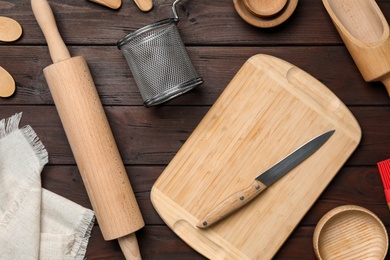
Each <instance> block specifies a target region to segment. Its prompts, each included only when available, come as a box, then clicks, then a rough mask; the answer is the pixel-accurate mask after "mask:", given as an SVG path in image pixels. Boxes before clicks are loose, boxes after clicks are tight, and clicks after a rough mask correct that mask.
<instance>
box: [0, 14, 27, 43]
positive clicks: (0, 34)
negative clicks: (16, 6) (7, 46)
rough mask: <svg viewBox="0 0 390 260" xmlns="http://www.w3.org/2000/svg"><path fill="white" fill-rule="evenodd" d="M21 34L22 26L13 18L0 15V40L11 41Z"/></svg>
mask: <svg viewBox="0 0 390 260" xmlns="http://www.w3.org/2000/svg"><path fill="white" fill-rule="evenodd" d="M21 35H22V26H20V24H19V23H18V22H17V21H15V20H14V19H11V18H8V17H4V16H0V41H3V42H13V41H16V40H17V39H19V38H20V36H21Z"/></svg>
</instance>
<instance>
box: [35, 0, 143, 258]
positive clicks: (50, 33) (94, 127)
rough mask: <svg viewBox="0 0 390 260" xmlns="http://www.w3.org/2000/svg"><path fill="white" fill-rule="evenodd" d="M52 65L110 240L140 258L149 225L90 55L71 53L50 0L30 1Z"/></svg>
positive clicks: (54, 86)
mask: <svg viewBox="0 0 390 260" xmlns="http://www.w3.org/2000/svg"><path fill="white" fill-rule="evenodd" d="M31 5H32V9H33V12H34V15H35V17H36V19H37V21H38V24H39V26H40V27H41V29H42V31H43V34H44V35H45V38H46V41H47V44H48V47H49V51H50V55H51V58H52V60H53V63H54V64H52V65H50V66H48V67H46V68H45V69H44V70H43V72H44V75H45V78H46V81H47V83H48V86H49V89H50V92H51V94H52V96H53V100H54V102H55V105H56V108H57V111H58V114H59V116H60V119H61V122H62V125H63V127H64V129H65V133H66V136H67V138H68V141H69V144H70V146H71V148H72V152H73V154H74V157H75V159H76V163H77V165H78V168H79V170H80V174H81V176H82V179H83V181H84V185H85V187H86V190H87V192H88V196H89V199H90V201H91V203H92V207H93V209H94V211H95V214H96V217H97V220H98V223H99V226H100V229H101V231H102V233H103V237H104V239H105V240H112V239H118V240H119V244H120V246H121V249H122V251H123V253H124V254H125V256H126V258H127V259H140V258H141V256H140V252H139V248H138V243H137V239H136V237H135V234H134V232H135V231H137V230H139V229H140V228H142V227H143V226H144V221H143V218H142V215H141V212H140V209H139V207H138V204H137V201H136V199H135V196H134V193H133V190H132V187H131V184H130V181H129V179H128V176H127V173H126V170H125V167H124V165H123V162H122V160H121V156H120V154H119V151H118V148H117V146H116V143H115V140H114V137H113V135H112V132H111V129H110V126H109V122H108V120H107V118H106V115H105V112H104V109H103V106H102V104H101V101H100V99H99V95H98V93H97V90H96V87H95V84H94V82H93V78H92V76H91V74H90V71H89V68H88V65H87V63H86V61H85V59H84V58H83V57H81V56H78V57H71V56H70V54H69V51H68V49H67V48H66V45H65V43H64V42H63V40H62V38H61V36H60V33H59V31H58V29H57V26H56V22H55V19H54V16H53V13H52V11H51V8H50V6H49V4H48V2H47V1H46V0H31Z"/></svg>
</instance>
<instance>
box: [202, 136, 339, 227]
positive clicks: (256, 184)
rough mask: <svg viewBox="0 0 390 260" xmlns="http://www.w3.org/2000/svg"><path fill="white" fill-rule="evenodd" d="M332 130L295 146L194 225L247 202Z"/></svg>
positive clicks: (212, 220)
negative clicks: (290, 151) (297, 146)
mask: <svg viewBox="0 0 390 260" xmlns="http://www.w3.org/2000/svg"><path fill="white" fill-rule="evenodd" d="M334 132H335V130H331V131H328V132H325V133H323V134H320V135H318V136H316V137H315V138H313V139H311V140H310V141H308V142H306V143H305V144H303V145H302V146H300V147H299V148H297V149H296V150H295V151H293V152H292V153H290V154H289V155H287V156H286V157H285V158H284V159H282V160H280V161H279V162H277V163H276V164H275V165H273V166H272V167H271V168H269V169H268V170H266V171H264V172H262V173H261V174H260V175H258V176H257V177H256V178H255V180H254V181H253V183H252V184H251V185H249V186H248V187H246V188H244V189H243V190H240V191H238V192H236V193H234V194H232V195H230V196H229V197H227V198H226V199H225V200H224V201H222V202H221V203H219V204H217V206H215V207H214V208H213V209H212V210H211V211H210V212H209V213H208V214H206V216H205V217H203V218H202V219H201V220H200V221H199V222H198V224H197V225H196V226H197V227H198V228H206V227H209V226H211V225H212V224H214V223H216V222H217V221H219V220H221V219H222V218H224V217H226V216H227V215H230V214H231V213H233V212H234V211H236V210H238V209H239V208H241V207H242V206H244V205H245V204H247V203H248V202H249V201H251V200H252V199H254V198H255V197H256V196H257V195H259V194H260V193H261V192H263V191H264V190H265V189H266V188H267V187H269V186H270V185H272V184H273V183H275V182H276V181H277V180H279V179H280V178H281V177H283V176H284V175H285V174H286V173H288V172H290V171H291V170H292V169H294V168H295V167H296V166H297V165H299V164H300V163H301V162H303V161H304V160H306V159H307V158H308V157H310V155H312V154H313V153H314V152H316V151H317V150H318V149H319V148H320V147H321V146H322V145H323V144H324V143H325V142H326V141H328V139H329V138H330V137H331V136H332V135H333V133H334Z"/></svg>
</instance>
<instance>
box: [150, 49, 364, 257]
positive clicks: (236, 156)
mask: <svg viewBox="0 0 390 260" xmlns="http://www.w3.org/2000/svg"><path fill="white" fill-rule="evenodd" d="M332 129H335V130H336V132H335V133H334V134H333V136H332V137H331V138H330V139H329V140H328V141H327V142H326V143H325V144H324V145H323V146H322V147H321V148H320V149H319V150H317V152H315V153H314V154H313V155H312V156H311V157H309V158H308V159H307V160H305V161H304V162H303V163H301V164H300V165H298V166H297V167H296V168H295V169H293V170H292V171H291V172H289V173H288V174H287V175H285V176H284V177H283V178H281V179H280V180H279V181H277V182H276V183H275V184H274V185H272V186H271V187H269V188H268V189H267V190H265V191H264V192H263V193H262V194H260V195H259V196H258V197H257V198H255V199H254V200H253V201H252V202H250V203H249V204H248V205H246V206H244V207H243V208H241V209H240V210H238V211H237V212H235V213H233V214H232V215H230V216H228V217H227V218H225V219H224V220H222V221H220V222H218V223H217V224H215V225H213V226H210V227H209V228H207V229H198V228H197V227H196V224H197V222H198V221H199V220H200V218H202V217H203V216H204V215H205V214H206V213H207V212H208V211H209V210H211V208H213V207H214V206H215V205H216V204H218V203H220V202H221V201H223V200H224V199H225V198H226V197H228V196H229V195H230V194H232V193H234V192H237V191H238V190H241V189H243V188H245V187H247V186H248V185H250V183H251V182H252V181H253V179H254V178H255V177H256V176H257V175H258V174H260V173H261V172H263V171H264V170H266V169H267V168H269V167H271V166H272V165H273V164H275V163H276V162H278V161H279V160H281V159H283V158H284V157H285V156H287V155H288V154H289V153H290V152H292V151H294V150H295V149H296V148H298V147H299V146H301V145H302V144H304V143H306V142H307V141H309V140H311V139H312V138H314V137H316V136H317V135H319V134H322V133H324V132H325V131H329V130H332ZM360 138H361V130H360V127H359V125H358V123H357V121H356V119H355V118H354V116H353V115H352V114H351V112H350V111H349V110H348V108H347V107H346V106H345V105H344V104H343V103H342V102H341V101H340V100H339V99H338V98H337V97H336V96H335V95H334V94H333V93H332V92H331V91H330V90H329V89H328V88H327V87H325V86H324V85H323V84H322V83H320V82H319V81H318V80H316V79H315V78H313V77H312V76H310V75H309V74H307V73H306V72H304V71H302V70H301V69H299V68H297V67H295V66H294V65H292V64H290V63H288V62H285V61H283V60H281V59H278V58H275V57H272V56H268V55H262V54H260V55H255V56H253V57H251V58H250V59H249V60H248V61H247V62H246V63H245V64H244V65H243V67H242V68H241V69H240V70H239V72H238V73H237V74H236V76H235V77H234V78H233V80H232V81H231V82H230V84H229V85H228V86H227V88H226V89H225V91H224V92H223V93H222V94H221V96H220V97H219V98H218V100H217V101H216V102H215V104H214V105H213V106H212V107H211V109H210V110H209V112H208V113H207V114H206V115H205V117H204V118H203V120H202V121H201V122H200V123H199V125H198V126H197V127H196V129H195V130H194V132H193V133H192V134H191V136H190V137H189V138H188V140H187V141H186V142H185V144H184V145H183V146H182V148H181V149H180V150H179V152H178V153H177V154H176V156H175V157H174V158H173V159H172V161H171V162H170V163H169V165H168V166H167V168H166V169H165V170H164V172H163V173H162V174H161V176H160V177H159V179H158V180H157V181H156V183H155V184H154V186H153V188H152V191H151V200H152V203H153V205H154V207H155V209H156V210H157V212H158V213H159V215H160V216H161V218H162V219H163V220H164V221H165V223H166V224H167V225H168V226H169V227H170V228H171V229H172V230H173V231H174V232H175V233H176V234H177V235H178V236H179V237H180V238H182V239H183V240H184V241H185V242H186V243H188V244H189V245H190V246H191V247H193V248H194V249H195V250H197V251H198V252H199V253H201V254H203V255H204V256H206V257H207V258H210V259H270V258H272V257H273V256H274V254H275V253H276V252H277V251H278V249H279V248H280V247H281V245H282V244H283V243H284V241H285V240H286V239H287V238H288V236H289V235H290V233H291V232H292V231H293V230H294V228H295V227H296V226H297V224H298V223H299V221H300V220H301V219H302V218H303V216H304V215H305V214H306V212H307V211H308V210H309V209H310V207H311V206H312V205H313V203H314V202H315V201H316V200H317V198H318V197H319V195H320V194H321V192H322V191H323V190H324V189H325V187H326V186H327V185H328V184H329V182H330V181H331V180H332V178H333V177H334V176H335V175H336V173H337V172H338V171H339V169H340V168H341V167H342V165H343V164H344V163H345V161H346V160H347V159H348V158H349V156H350V155H351V154H352V152H353V151H354V150H355V149H356V147H357V146H358V144H359V142H360Z"/></svg>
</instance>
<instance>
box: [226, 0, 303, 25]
mask: <svg viewBox="0 0 390 260" xmlns="http://www.w3.org/2000/svg"><path fill="white" fill-rule="evenodd" d="M233 2H234V7H235V8H236V11H237V13H238V14H239V15H240V16H241V18H242V19H244V21H246V22H247V23H249V24H251V25H253V26H256V27H262V28H269V27H274V26H277V25H279V24H281V23H283V22H285V21H286V20H287V19H288V18H289V17H290V16H291V15H292V13H293V12H294V10H295V9H296V7H297V5H298V0H233Z"/></svg>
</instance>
